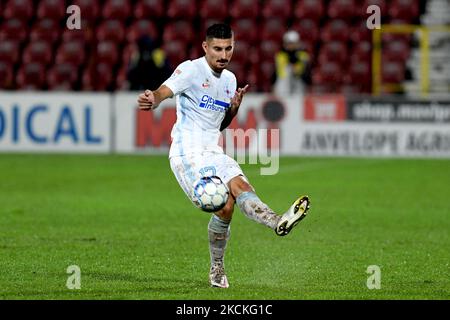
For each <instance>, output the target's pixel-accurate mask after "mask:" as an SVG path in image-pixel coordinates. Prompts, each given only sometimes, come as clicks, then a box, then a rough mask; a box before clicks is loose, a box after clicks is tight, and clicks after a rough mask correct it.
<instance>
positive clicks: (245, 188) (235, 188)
mask: <svg viewBox="0 0 450 320" xmlns="http://www.w3.org/2000/svg"><path fill="white" fill-rule="evenodd" d="M229 189H230V192H231V194H232V195H233V197H234V198H237V197H238V196H239V195H240V194H241V193H242V192H251V191H255V189H253V187H252V186H251V185H250V183H248V182H247V181H246V180H245V179H244V177H242V176H239V177H235V178H233V179H231V181H230V183H229Z"/></svg>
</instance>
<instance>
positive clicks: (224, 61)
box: [203, 38, 234, 73]
mask: <svg viewBox="0 0 450 320" xmlns="http://www.w3.org/2000/svg"><path fill="white" fill-rule="evenodd" d="M233 49H234V39H233V38H231V39H216V38H212V39H209V40H206V41H203V50H205V56H206V61H208V64H209V66H210V67H211V69H213V70H214V71H215V72H219V73H220V72H222V70H223V69H225V68H226V67H227V66H228V63H229V62H230V60H231V56H232V55H233Z"/></svg>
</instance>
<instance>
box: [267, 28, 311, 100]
mask: <svg viewBox="0 0 450 320" xmlns="http://www.w3.org/2000/svg"><path fill="white" fill-rule="evenodd" d="M310 76H311V72H310V56H309V54H308V52H306V51H305V50H304V49H303V48H302V44H301V41H300V35H299V34H298V32H297V31H293V30H289V31H287V32H286V33H285V34H284V36H283V47H282V49H281V50H280V51H279V52H277V53H276V55H275V81H274V93H275V94H277V95H280V96H285V95H292V94H301V93H303V92H304V87H305V85H308V84H309V83H310Z"/></svg>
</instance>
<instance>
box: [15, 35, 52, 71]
mask: <svg viewBox="0 0 450 320" xmlns="http://www.w3.org/2000/svg"><path fill="white" fill-rule="evenodd" d="M52 59H53V51H52V47H51V45H50V44H49V43H48V42H45V41H34V42H30V43H29V44H28V45H27V46H26V47H25V49H24V50H23V55H22V62H23V63H24V64H29V63H33V62H36V63H40V64H42V65H44V66H47V65H48V64H49V63H50V62H51V61H52Z"/></svg>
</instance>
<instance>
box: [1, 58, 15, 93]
mask: <svg viewBox="0 0 450 320" xmlns="http://www.w3.org/2000/svg"><path fill="white" fill-rule="evenodd" d="M0 89H3V90H4V89H6V90H8V89H14V75H13V65H12V64H9V63H5V62H2V61H0Z"/></svg>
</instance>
